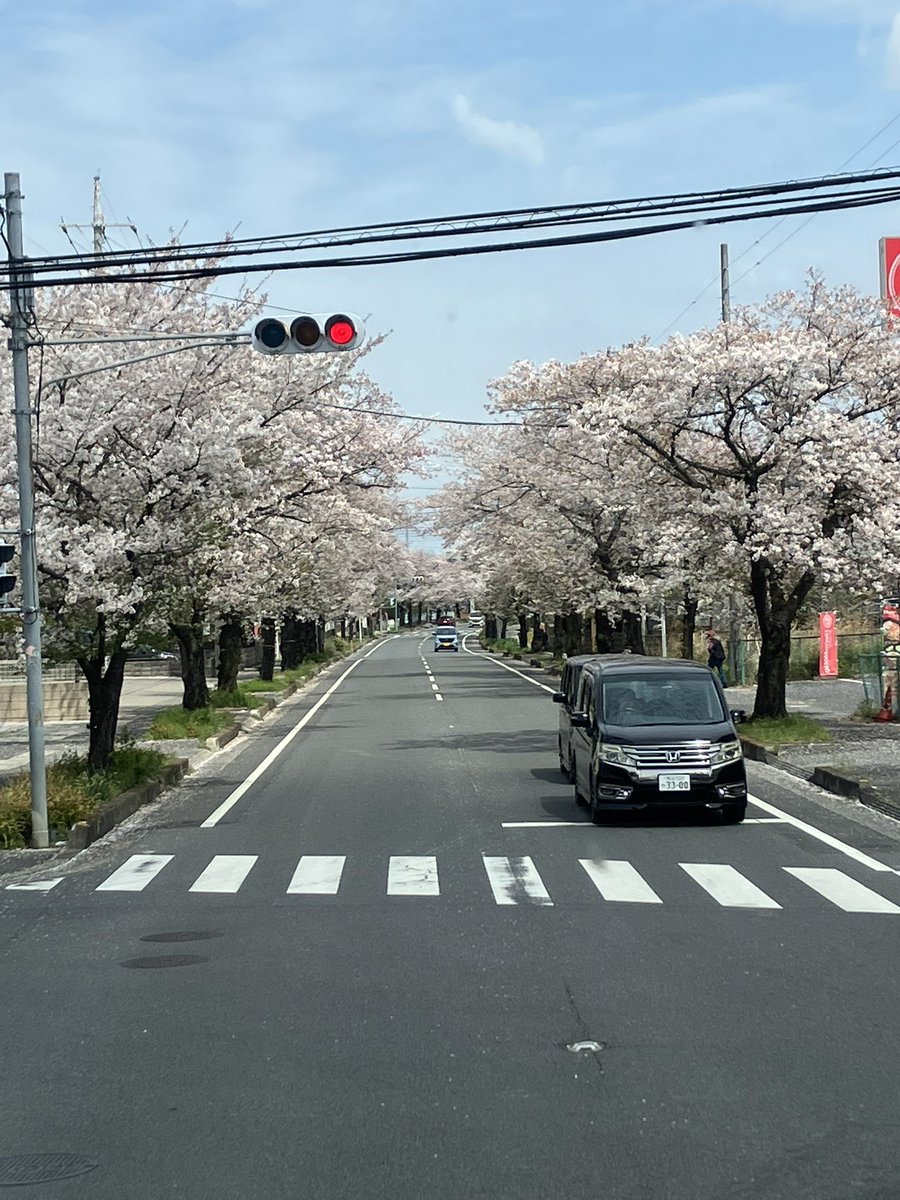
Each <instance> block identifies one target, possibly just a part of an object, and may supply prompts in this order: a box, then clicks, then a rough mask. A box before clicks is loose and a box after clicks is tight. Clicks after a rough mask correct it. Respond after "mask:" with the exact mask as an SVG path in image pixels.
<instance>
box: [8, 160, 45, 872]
mask: <svg viewBox="0 0 900 1200" xmlns="http://www.w3.org/2000/svg"><path fill="white" fill-rule="evenodd" d="M3 192H4V197H3V199H4V205H5V208H6V236H7V239H8V247H9V276H10V282H11V283H12V285H13V287H12V290H11V291H10V321H9V329H10V336H9V349H10V350H11V352H12V370H13V403H14V408H13V411H14V413H15V418H16V464H17V469H18V476H19V525H20V526H21V528H20V537H21V539H22V542H21V548H20V551H19V560H20V562H21V566H22V627H23V632H24V642H25V690H26V703H27V707H28V759H29V773H30V781H31V845H32V846H33V847H35V848H37V849H44V848H46V847H47V846H49V844H50V833H49V829H48V825H47V772H46V765H45V759H44V695H43V681H42V677H41V676H42V670H41V613H40V607H39V605H38V581H37V553H36V549H35V537H34V476H33V473H32V450H31V418H32V416H33V413H32V410H31V391H30V387H29V382H28V310H29V308H30V306H31V297H30V295H29V278H28V269H27V263H26V260H25V253H24V241H23V237H22V192H21V188H20V185H19V176H18V175H17V174H16V173H14V172H7V173H6V174H5V175H4V176H3Z"/></svg>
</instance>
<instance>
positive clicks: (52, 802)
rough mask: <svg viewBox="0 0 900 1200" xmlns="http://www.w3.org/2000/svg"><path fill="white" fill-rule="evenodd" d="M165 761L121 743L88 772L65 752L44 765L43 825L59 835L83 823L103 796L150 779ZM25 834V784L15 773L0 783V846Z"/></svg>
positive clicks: (24, 840)
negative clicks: (102, 767) (106, 760)
mask: <svg viewBox="0 0 900 1200" xmlns="http://www.w3.org/2000/svg"><path fill="white" fill-rule="evenodd" d="M165 762H166V759H165V756H164V755H162V754H160V753H158V752H157V751H156V750H146V749H143V748H141V747H138V746H133V745H129V744H125V745H121V746H120V747H119V748H118V749H117V750H114V751H113V753H112V755H111V756H110V760H109V765H108V766H107V768H106V770H104V771H95V772H93V773H91V772H90V771H89V770H88V764H87V757H86V756H82V755H76V754H66V755H64V756H63V757H62V758H61V759H59V761H58V762H55V763H53V764H51V766H49V767H48V768H47V823H48V825H49V827H50V830H51V832H52V833H55V834H56V836H58V837H63V838H64V837H65V836H66V834H67V833H68V831H69V830H70V829H71V828H72V826H73V825H74V824H75V823H76V822H77V821H89V820H90V819H91V817H93V816H94V815H95V814H96V813H97V811H98V810H99V808H100V806H101V805H102V804H104V803H106V801H107V800H112V799H114V798H115V797H116V796H119V795H121V794H122V792H127V791H128V789H129V788H132V787H135V786H136V785H137V784H138V783H143V782H144V780H146V779H153V778H155V777H156V776H157V775H158V774H159V772H160V768H161V767H162V766H163V764H164V763H165ZM30 837H31V783H30V780H29V777H28V776H27V775H17V776H16V777H15V778H14V779H11V780H10V781H9V782H8V783H6V784H4V785H3V786H2V787H0V847H3V848H6V849H10V848H19V847H24V846H27V845H28V841H29V839H30Z"/></svg>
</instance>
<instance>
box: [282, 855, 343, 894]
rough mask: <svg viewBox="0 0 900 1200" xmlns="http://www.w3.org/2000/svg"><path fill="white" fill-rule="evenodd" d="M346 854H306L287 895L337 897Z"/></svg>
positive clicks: (298, 865) (298, 866)
mask: <svg viewBox="0 0 900 1200" xmlns="http://www.w3.org/2000/svg"><path fill="white" fill-rule="evenodd" d="M346 861H347V856H346V855H345V854H304V855H303V857H302V858H301V859H300V861H299V862H298V863H297V869H296V871H294V874H293V876H292V878H291V882H290V883H289V884H288V890H287V895H288V896H296V895H307V896H310V895H311V896H336V895H337V891H338V888H339V887H340V886H341V875H342V874H343V871H344V863H345V862H346Z"/></svg>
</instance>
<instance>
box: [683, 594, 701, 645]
mask: <svg viewBox="0 0 900 1200" xmlns="http://www.w3.org/2000/svg"><path fill="white" fill-rule="evenodd" d="M699 603H700V602H699V600H698V599H697V597H696V596H692V595H691V594H690V592H689V591H688V590H687V589H686V588H685V592H684V623H683V625H682V627H681V657H682V658H693V657H694V634H695V633H696V631H697V607H698V605H699Z"/></svg>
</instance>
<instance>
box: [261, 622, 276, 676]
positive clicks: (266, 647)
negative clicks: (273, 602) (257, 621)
mask: <svg viewBox="0 0 900 1200" xmlns="http://www.w3.org/2000/svg"><path fill="white" fill-rule="evenodd" d="M259 677H260V679H265V680H266V681H267V682H270V681H271V680H273V679H274V678H275V618H274V617H263V622H262V661H261V662H260V664H259Z"/></svg>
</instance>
